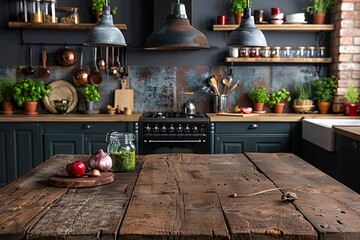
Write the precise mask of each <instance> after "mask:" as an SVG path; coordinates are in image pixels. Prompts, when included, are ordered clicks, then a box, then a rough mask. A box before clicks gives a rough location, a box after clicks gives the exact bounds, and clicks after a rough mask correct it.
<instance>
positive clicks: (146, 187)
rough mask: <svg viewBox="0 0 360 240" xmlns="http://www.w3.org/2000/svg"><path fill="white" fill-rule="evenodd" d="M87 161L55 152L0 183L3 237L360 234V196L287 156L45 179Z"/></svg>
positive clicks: (142, 164) (158, 158)
mask: <svg viewBox="0 0 360 240" xmlns="http://www.w3.org/2000/svg"><path fill="white" fill-rule="evenodd" d="M87 158H88V156H76V155H56V156H54V157H53V158H51V159H49V160H48V161H46V162H45V163H43V164H42V165H40V166H38V167H37V168H35V169H33V170H32V171H30V172H29V173H28V174H26V175H25V176H23V177H21V178H19V179H18V180H16V181H14V182H12V183H10V184H9V185H7V186H5V187H3V188H2V189H0V239H20V238H26V239H55V238H56V239H100V238H101V239H180V238H181V239H273V238H281V239H314V240H315V239H360V195H359V194H357V193H355V192H353V191H351V190H350V189H348V188H347V187H345V186H344V185H342V184H340V183H339V182H337V181H336V180H334V179H332V178H331V177H329V176H327V175H326V174H324V173H322V172H320V171H319V170H317V169H316V168H314V167H312V166H311V165H309V164H308V163H306V162H305V161H303V160H302V159H300V158H298V157H297V156H295V155H293V154H289V153H277V154H271V153H247V154H226V155H219V154H214V155H205V154H203V155H196V154H164V155H147V156H139V157H138V162H137V168H136V170H135V171H133V172H127V173H115V180H114V182H112V183H110V184H107V185H103V186H98V187H93V188H56V187H51V186H50V185H49V184H48V177H49V176H50V175H51V174H52V173H54V172H55V171H56V170H58V169H61V168H62V167H63V166H64V165H66V163H67V162H68V160H70V161H74V160H78V159H83V160H85V159H87ZM276 188H280V189H276ZM297 188H300V189H297ZM295 189H297V190H295ZM264 190H271V191H266V192H261V191H264ZM293 191H294V192H295V193H296V195H297V199H296V200H294V201H293V202H284V201H282V200H281V197H282V196H283V195H284V193H286V192H293ZM258 192H261V193H259V194H256V193H258ZM234 193H236V197H235V198H234V197H233V196H234Z"/></svg>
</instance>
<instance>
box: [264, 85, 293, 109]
mask: <svg viewBox="0 0 360 240" xmlns="http://www.w3.org/2000/svg"><path fill="white" fill-rule="evenodd" d="M290 100H291V97H290V92H289V91H288V90H286V89H285V88H280V89H279V90H277V91H275V92H273V93H271V94H270V95H269V107H270V108H273V110H274V112H275V113H282V112H283V111H284V106H285V102H290Z"/></svg>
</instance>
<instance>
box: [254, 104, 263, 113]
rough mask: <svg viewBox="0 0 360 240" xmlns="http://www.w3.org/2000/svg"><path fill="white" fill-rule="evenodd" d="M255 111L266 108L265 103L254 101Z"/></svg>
mask: <svg viewBox="0 0 360 240" xmlns="http://www.w3.org/2000/svg"><path fill="white" fill-rule="evenodd" d="M253 107H254V109H253V110H254V111H255V112H261V111H263V110H264V103H253Z"/></svg>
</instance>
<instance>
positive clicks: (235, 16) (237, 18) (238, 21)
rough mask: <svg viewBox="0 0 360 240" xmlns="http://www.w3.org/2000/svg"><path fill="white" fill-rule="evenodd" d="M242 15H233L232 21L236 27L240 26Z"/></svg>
mask: <svg viewBox="0 0 360 240" xmlns="http://www.w3.org/2000/svg"><path fill="white" fill-rule="evenodd" d="M242 15H243V14H242V13H234V21H235V24H236V25H240V23H241V17H242Z"/></svg>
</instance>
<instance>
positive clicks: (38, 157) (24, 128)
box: [12, 123, 43, 178]
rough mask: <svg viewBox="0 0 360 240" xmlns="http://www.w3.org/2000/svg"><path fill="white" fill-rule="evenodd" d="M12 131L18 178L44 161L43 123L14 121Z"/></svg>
mask: <svg viewBox="0 0 360 240" xmlns="http://www.w3.org/2000/svg"><path fill="white" fill-rule="evenodd" d="M13 126H14V130H13V132H12V138H13V146H12V149H13V153H14V159H15V163H16V164H17V166H16V176H15V177H16V178H18V177H20V176H22V175H23V174H25V173H26V172H28V171H29V170H31V169H33V168H34V167H36V166H37V165H39V164H41V163H42V162H43V145H42V125H41V124H40V123H14V124H13Z"/></svg>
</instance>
